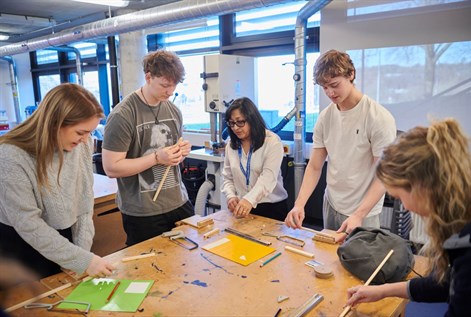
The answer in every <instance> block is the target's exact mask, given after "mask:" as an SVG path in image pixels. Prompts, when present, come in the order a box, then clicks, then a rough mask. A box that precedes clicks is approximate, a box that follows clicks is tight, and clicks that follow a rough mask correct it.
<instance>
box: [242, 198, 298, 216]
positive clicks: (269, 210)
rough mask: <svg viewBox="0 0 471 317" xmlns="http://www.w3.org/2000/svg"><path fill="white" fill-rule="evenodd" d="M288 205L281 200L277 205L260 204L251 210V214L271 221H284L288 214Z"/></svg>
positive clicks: (285, 201)
mask: <svg viewBox="0 0 471 317" xmlns="http://www.w3.org/2000/svg"><path fill="white" fill-rule="evenodd" d="M288 211H289V210H288V203H287V200H286V199H285V200H282V201H280V202H277V203H261V204H258V205H257V208H254V209H252V211H251V212H250V213H251V214H254V215H258V216H263V217H267V218H271V219H276V220H280V221H285V218H286V215H287V214H288Z"/></svg>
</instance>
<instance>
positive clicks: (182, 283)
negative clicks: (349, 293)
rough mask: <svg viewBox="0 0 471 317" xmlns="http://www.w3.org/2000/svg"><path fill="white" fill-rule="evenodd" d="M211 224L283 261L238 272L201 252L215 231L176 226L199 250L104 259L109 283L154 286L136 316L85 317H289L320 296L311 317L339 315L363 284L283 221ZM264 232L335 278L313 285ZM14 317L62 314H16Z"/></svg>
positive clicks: (326, 248) (161, 247)
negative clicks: (286, 237) (271, 250)
mask: <svg viewBox="0 0 471 317" xmlns="http://www.w3.org/2000/svg"><path fill="white" fill-rule="evenodd" d="M208 217H210V218H213V219H214V228H219V229H224V228H226V227H229V226H230V227H232V228H234V229H236V230H238V231H242V232H244V233H247V234H251V235H253V236H255V237H258V238H261V239H263V240H264V241H267V240H269V241H271V242H272V243H273V244H272V246H273V247H275V248H276V249H277V251H281V252H282V255H281V256H279V257H278V258H276V259H275V260H273V261H272V262H270V263H269V264H267V265H266V266H264V267H262V268H261V267H260V266H259V263H260V262H255V263H252V264H250V265H248V266H242V265H239V264H237V263H234V262H232V261H229V260H226V259H224V258H222V257H219V256H217V255H214V254H212V253H210V252H207V251H205V250H203V249H202V248H201V247H202V246H204V245H206V244H207V243H211V242H214V241H217V240H219V239H221V238H222V237H224V236H226V235H227V233H225V232H220V233H218V234H216V235H214V236H212V237H211V238H209V239H207V240H204V239H203V234H204V233H205V232H208V231H209V230H210V229H211V228H210V227H206V228H203V229H197V228H194V227H191V226H188V225H184V226H180V227H179V230H182V231H184V232H185V233H186V235H187V236H188V237H189V238H190V239H192V240H194V241H196V242H198V243H199V248H198V249H196V250H192V251H189V250H186V249H184V248H183V247H181V246H179V245H177V244H175V243H172V242H170V241H169V239H168V238H163V237H161V236H159V237H155V238H152V239H150V240H147V241H145V242H142V243H140V244H137V245H135V246H132V247H129V248H126V249H124V250H121V251H119V252H116V253H114V254H111V255H109V256H107V259H108V260H109V261H110V262H112V263H116V264H117V267H118V270H117V272H116V274H115V276H113V277H114V278H118V279H153V280H155V283H154V285H153V286H152V288H151V290H150V292H149V294H148V296H147V297H146V299H145V300H144V302H143V303H142V305H141V306H140V310H142V311H138V312H136V313H133V314H131V313H113V312H104V311H91V312H90V313H89V314H88V316H274V315H275V313H276V312H277V310H278V308H282V311H281V315H280V316H289V315H290V314H291V313H293V312H294V311H295V310H296V309H297V308H298V307H299V306H301V305H303V303H304V302H305V301H307V300H308V299H309V298H310V297H311V296H313V295H314V294H316V293H319V294H321V295H323V296H324V300H323V301H322V302H321V303H320V304H319V305H318V306H317V307H316V308H315V309H314V310H312V311H311V312H310V313H309V314H308V316H338V315H339V314H340V313H341V312H342V310H343V306H344V305H345V302H346V289H347V288H349V287H351V286H354V285H357V284H360V283H362V282H361V281H360V280H358V279H357V278H355V277H354V276H352V275H351V274H349V273H348V272H347V271H346V270H345V269H344V268H343V267H342V265H341V264H340V262H339V260H338V257H337V254H336V249H337V246H336V245H330V244H326V243H322V242H316V241H313V240H311V237H312V235H313V234H312V233H310V232H307V231H301V230H292V229H289V228H287V227H286V226H285V225H284V224H283V223H281V222H277V221H274V220H271V219H267V218H263V217H258V216H250V217H247V218H243V219H235V218H234V217H232V215H231V214H230V213H229V212H227V211H219V212H216V213H215V214H212V215H210V216H208ZM264 231H266V232H274V233H281V232H283V233H285V234H290V235H294V236H297V237H298V238H301V239H304V240H305V241H306V245H305V246H304V248H302V249H303V250H305V251H308V252H311V253H314V254H315V260H317V261H319V262H322V263H323V264H324V265H327V266H329V267H330V268H332V270H333V272H334V276H333V277H331V278H329V279H319V278H316V277H315V276H314V271H313V269H312V268H310V267H308V266H306V265H305V264H304V263H305V262H306V261H308V260H309V258H306V257H304V256H301V255H297V254H294V253H291V252H287V251H285V250H284V247H285V246H286V245H290V244H287V243H285V242H282V241H278V240H276V239H275V238H270V237H265V236H262V235H261V233H262V232H264ZM148 252H155V253H156V256H154V257H149V258H143V259H139V260H136V261H131V262H121V259H122V258H123V257H127V256H134V255H139V254H142V253H148ZM272 255H273V254H272ZM270 256H271V255H269V256H267V257H265V258H264V260H265V259H267V258H269V257H270ZM425 265H426V261H425V259H424V258H422V257H418V258H417V261H416V265H415V270H416V271H418V272H419V273H423V272H424V270H425ZM413 276H414V275H413V274H411V275H410V277H413ZM70 281H73V279H72V278H71V277H70V276H68V275H66V274H65V273H61V274H57V275H54V276H51V277H48V278H45V279H43V280H41V286H40V287H42V288H43V289H46V290H47V289H54V288H57V287H59V286H61V285H63V284H65V283H67V282H70ZM72 289H73V287H70V288H68V289H65V290H63V291H61V292H59V294H58V295H55V296H54V297H50V298H46V299H44V300H41V302H55V301H57V300H59V299H61V298H65V297H66V296H67V295H68V294H69V293H70V292H71V291H72ZM280 295H284V296H289V299H288V300H285V301H283V302H281V303H278V302H277V298H278V296H280ZM16 297H17V298H16V299H15V300H14V301H12V300H10V302H9V303H7V305H6V307H9V306H11V305H13V304H16V303H18V302H20V301H21V299H20V298H19V297H21V296H19V295H18V296H16ZM26 298H27V297H26ZM24 299H25V297H23V300H24ZM405 304H406V301H405V300H403V299H399V298H388V299H383V300H381V301H379V302H376V303H368V304H361V305H359V306H358V307H357V308H356V309H354V310H353V311H352V312H351V313H350V314H349V315H348V316H378V317H386V316H387V317H391V316H399V315H400V314H401V313H402V312H403V310H404V307H405ZM11 315H12V316H64V315H65V314H63V313H52V312H47V311H45V310H44V309H34V310H26V309H24V308H20V309H18V310H16V311H14V312H12V313H11Z"/></svg>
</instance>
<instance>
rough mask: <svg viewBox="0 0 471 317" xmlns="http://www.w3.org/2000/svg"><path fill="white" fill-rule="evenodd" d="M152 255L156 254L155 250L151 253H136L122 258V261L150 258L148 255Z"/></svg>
mask: <svg viewBox="0 0 471 317" xmlns="http://www.w3.org/2000/svg"><path fill="white" fill-rule="evenodd" d="M151 256H155V252H151V253H147V254H141V255H135V256H128V257H125V258H122V259H121V261H122V262H128V261H134V260H139V259H144V258H148V257H151Z"/></svg>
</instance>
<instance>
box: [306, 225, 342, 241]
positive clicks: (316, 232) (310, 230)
mask: <svg viewBox="0 0 471 317" xmlns="http://www.w3.org/2000/svg"><path fill="white" fill-rule="evenodd" d="M301 230H305V231H309V232H312V233H315V234H318V235H321V236H325V237H332V238H335V237H334V236H333V235H330V234H328V233H324V232H320V231H317V230H314V229H311V228H306V227H301Z"/></svg>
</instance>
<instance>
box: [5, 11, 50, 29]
mask: <svg viewBox="0 0 471 317" xmlns="http://www.w3.org/2000/svg"><path fill="white" fill-rule="evenodd" d="M1 23H5V24H14V25H21V26H38V27H49V26H54V25H55V24H56V21H54V19H52V18H41V17H33V16H29V15H16V14H5V13H0V24H1Z"/></svg>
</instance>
